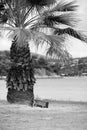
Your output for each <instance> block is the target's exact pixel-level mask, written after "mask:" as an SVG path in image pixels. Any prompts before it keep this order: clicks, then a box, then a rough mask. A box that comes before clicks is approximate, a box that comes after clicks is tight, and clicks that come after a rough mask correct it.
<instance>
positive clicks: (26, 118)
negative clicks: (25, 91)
mask: <svg viewBox="0 0 87 130" xmlns="http://www.w3.org/2000/svg"><path fill="white" fill-rule="evenodd" d="M5 87H6V83H5V81H1V82H0V130H25V129H26V130H87V77H73V78H61V79H60V78H59V79H38V80H37V83H36V85H35V87H34V93H35V97H36V98H37V97H38V98H41V99H48V100H49V108H47V109H46V108H37V107H33V108H31V107H29V106H28V105H27V106H26V105H17V104H9V103H7V102H6V88H5ZM50 99H53V100H54V101H51V100H50Z"/></svg>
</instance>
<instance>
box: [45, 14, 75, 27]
mask: <svg viewBox="0 0 87 130" xmlns="http://www.w3.org/2000/svg"><path fill="white" fill-rule="evenodd" d="M76 22H77V20H76V18H75V17H74V15H73V14H72V13H68V14H61V15H58V16H54V15H48V16H45V18H44V24H46V25H47V26H53V25H54V24H64V25H68V26H74V25H75V24H76Z"/></svg>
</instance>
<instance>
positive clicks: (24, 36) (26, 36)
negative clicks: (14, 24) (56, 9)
mask: <svg viewBox="0 0 87 130" xmlns="http://www.w3.org/2000/svg"><path fill="white" fill-rule="evenodd" d="M14 37H16V38H17V45H18V46H23V45H25V44H26V42H27V41H30V40H31V32H30V31H28V30H25V29H16V30H14V32H12V33H11V34H10V35H9V38H14Z"/></svg>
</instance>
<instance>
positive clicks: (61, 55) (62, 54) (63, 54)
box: [46, 46, 72, 62]
mask: <svg viewBox="0 0 87 130" xmlns="http://www.w3.org/2000/svg"><path fill="white" fill-rule="evenodd" d="M46 55H47V56H51V57H53V58H56V59H57V58H58V60H60V61H63V62H66V61H68V60H70V59H71V58H72V56H71V55H70V54H69V53H68V51H67V50H65V49H63V48H62V49H61V48H56V46H50V47H49V48H48V50H47V53H46Z"/></svg>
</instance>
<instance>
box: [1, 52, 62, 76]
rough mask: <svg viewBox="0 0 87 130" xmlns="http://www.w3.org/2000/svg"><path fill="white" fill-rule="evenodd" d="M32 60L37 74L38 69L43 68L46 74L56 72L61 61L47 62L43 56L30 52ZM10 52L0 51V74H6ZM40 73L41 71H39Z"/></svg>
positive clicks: (8, 67)
mask: <svg viewBox="0 0 87 130" xmlns="http://www.w3.org/2000/svg"><path fill="white" fill-rule="evenodd" d="M31 57H32V62H33V66H34V69H35V74H38V75H39V71H40V70H42V69H44V70H45V71H46V74H47V75H50V74H51V73H55V74H58V73H59V71H60V68H61V63H59V62H58V63H52V62H49V61H48V60H47V59H46V58H45V57H42V56H41V57H40V56H39V58H38V55H37V54H33V53H32V56H31ZM10 65H11V61H10V52H9V51H0V76H6V75H7V73H8V71H9V69H10ZM41 73H43V72H42V71H41Z"/></svg>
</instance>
